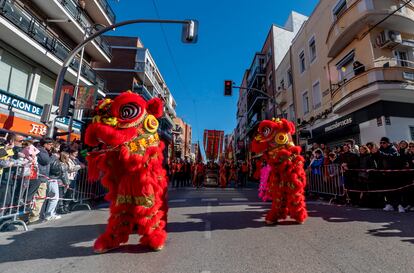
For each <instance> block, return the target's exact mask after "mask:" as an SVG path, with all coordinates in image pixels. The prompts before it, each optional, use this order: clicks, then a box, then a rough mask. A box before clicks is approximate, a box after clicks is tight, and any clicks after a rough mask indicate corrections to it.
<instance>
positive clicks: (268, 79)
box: [267, 72, 273, 86]
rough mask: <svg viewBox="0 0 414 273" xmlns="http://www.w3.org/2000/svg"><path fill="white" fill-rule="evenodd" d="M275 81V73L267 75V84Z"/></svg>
mask: <svg viewBox="0 0 414 273" xmlns="http://www.w3.org/2000/svg"><path fill="white" fill-rule="evenodd" d="M272 81H273V73H272V72H270V73H269V76H268V77H267V86H270V85H271V84H272Z"/></svg>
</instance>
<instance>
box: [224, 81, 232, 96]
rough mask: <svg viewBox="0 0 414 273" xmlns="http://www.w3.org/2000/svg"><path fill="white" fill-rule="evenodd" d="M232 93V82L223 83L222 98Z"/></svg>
mask: <svg viewBox="0 0 414 273" xmlns="http://www.w3.org/2000/svg"><path fill="white" fill-rule="evenodd" d="M232 93H233V81H228V80H227V81H224V96H231V95H232Z"/></svg>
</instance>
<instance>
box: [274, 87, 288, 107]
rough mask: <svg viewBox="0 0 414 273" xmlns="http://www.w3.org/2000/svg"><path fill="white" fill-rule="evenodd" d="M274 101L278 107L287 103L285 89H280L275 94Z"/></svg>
mask: <svg viewBox="0 0 414 273" xmlns="http://www.w3.org/2000/svg"><path fill="white" fill-rule="evenodd" d="M276 101H277V103H278V104H279V106H283V105H285V104H286V103H287V101H288V91H287V89H282V90H280V91H279V92H277V93H276Z"/></svg>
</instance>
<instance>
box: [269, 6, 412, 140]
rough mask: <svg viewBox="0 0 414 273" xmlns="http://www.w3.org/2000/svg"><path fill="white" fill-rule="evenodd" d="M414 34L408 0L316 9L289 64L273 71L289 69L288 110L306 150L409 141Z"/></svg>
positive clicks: (289, 59)
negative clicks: (382, 140)
mask: <svg viewBox="0 0 414 273" xmlns="http://www.w3.org/2000/svg"><path fill="white" fill-rule="evenodd" d="M413 27H414V4H413V3H408V4H406V1H398V0H382V1H374V0H329V1H321V2H320V3H319V4H318V5H317V7H316V8H315V10H314V12H313V13H312V15H311V16H310V18H309V20H308V21H307V22H306V23H305V24H304V25H303V27H302V29H301V30H300V32H299V33H298V34H297V36H296V37H295V39H294V40H293V41H292V45H291V50H290V57H286V63H287V62H289V61H290V65H285V67H280V69H277V71H279V72H280V73H281V72H282V71H283V70H284V69H285V68H286V66H290V67H291V71H292V74H293V75H292V77H293V89H292V90H287V91H286V92H287V94H288V98H287V103H286V105H289V107H290V105H292V102H293V104H294V105H295V110H296V111H294V112H295V113H294V115H293V116H292V117H290V118H292V119H293V117H296V121H297V125H298V128H299V135H298V136H300V138H301V142H302V143H303V144H305V143H312V142H319V143H327V144H328V145H330V146H334V145H337V144H340V143H342V142H343V141H344V140H345V139H350V138H352V139H354V140H355V141H356V142H357V143H366V142H368V141H375V142H378V141H379V139H380V138H381V137H382V136H387V137H389V138H390V139H391V140H393V141H399V140H401V139H407V140H413V139H414V111H413V109H414V85H413V83H414V69H413V67H414V66H413V64H414V63H413V58H414V54H413V53H414V51H413V47H414V28H413ZM277 77H278V76H277ZM286 77H288V76H287V75H286ZM279 80H280V78H279Z"/></svg>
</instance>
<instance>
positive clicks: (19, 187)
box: [0, 167, 30, 231]
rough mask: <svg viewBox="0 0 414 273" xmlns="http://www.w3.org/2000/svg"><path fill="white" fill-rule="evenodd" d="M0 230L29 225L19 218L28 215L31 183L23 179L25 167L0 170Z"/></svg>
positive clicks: (25, 227)
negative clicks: (5, 227)
mask: <svg viewBox="0 0 414 273" xmlns="http://www.w3.org/2000/svg"><path fill="white" fill-rule="evenodd" d="M0 171H1V176H0V177H1V180H0V230H2V229H3V227H4V226H6V225H9V224H13V225H14V224H16V225H22V226H23V228H24V230H26V231H27V230H28V229H27V225H26V223H25V222H24V221H22V220H21V219H20V218H19V217H20V216H22V215H24V214H26V213H28V209H29V206H30V202H28V200H27V197H28V192H29V181H28V179H25V178H24V177H23V172H24V168H23V167H10V168H3V169H0Z"/></svg>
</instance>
